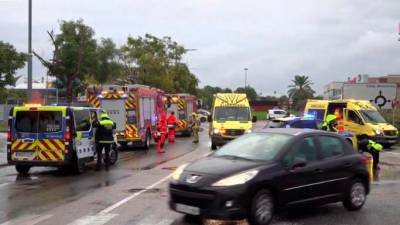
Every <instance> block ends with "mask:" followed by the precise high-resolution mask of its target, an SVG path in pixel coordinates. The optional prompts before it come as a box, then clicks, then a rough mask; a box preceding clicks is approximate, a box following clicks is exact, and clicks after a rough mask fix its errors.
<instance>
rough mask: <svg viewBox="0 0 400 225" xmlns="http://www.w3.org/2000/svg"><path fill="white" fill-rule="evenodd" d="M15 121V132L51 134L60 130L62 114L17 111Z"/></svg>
mask: <svg viewBox="0 0 400 225" xmlns="http://www.w3.org/2000/svg"><path fill="white" fill-rule="evenodd" d="M15 120H16V125H15V128H16V130H17V132H24V133H53V132H59V131H61V128H62V113H61V112H59V111H18V112H17V113H16V118H15Z"/></svg>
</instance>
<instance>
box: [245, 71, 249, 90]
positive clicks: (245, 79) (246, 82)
mask: <svg viewBox="0 0 400 225" xmlns="http://www.w3.org/2000/svg"><path fill="white" fill-rule="evenodd" d="M247 70H249V69H248V68H244V88H245V89H246V88H247Z"/></svg>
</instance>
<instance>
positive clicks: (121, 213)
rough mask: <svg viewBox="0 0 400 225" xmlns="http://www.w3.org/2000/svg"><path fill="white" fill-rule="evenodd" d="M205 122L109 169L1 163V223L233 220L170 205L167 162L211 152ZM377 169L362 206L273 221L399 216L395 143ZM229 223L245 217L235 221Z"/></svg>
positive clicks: (375, 220) (399, 151)
mask: <svg viewBox="0 0 400 225" xmlns="http://www.w3.org/2000/svg"><path fill="white" fill-rule="evenodd" d="M206 131H207V128H206V127H205V131H204V132H202V133H201V143H200V144H199V145H195V144H192V143H191V138H178V140H177V142H176V143H174V144H168V145H166V151H167V153H166V154H164V155H158V154H157V153H156V152H155V150H154V146H153V149H152V150H150V151H148V152H146V151H143V150H134V151H133V150H124V151H122V152H120V160H119V162H118V163H117V165H116V166H114V167H112V169H111V170H110V171H109V172H105V171H102V172H95V171H94V166H93V164H91V165H88V166H87V171H86V172H85V173H84V174H82V175H80V176H75V175H71V174H68V173H63V172H59V171H58V170H56V169H51V168H34V169H33V170H32V172H31V175H30V176H28V177H21V176H18V175H17V173H16V172H15V170H14V168H13V167H10V166H6V167H0V225H6V224H7V225H17V224H24V225H25V224H26V225H34V224H44V225H54V224H67V225H84V224H85V225H86V224H87V225H89V224H90V225H92V224H93V225H103V224H108V225H111V224H113V225H114V224H115V225H128V224H138V225H169V224H173V225H197V224H225V225H226V224H231V223H229V222H220V221H185V220H184V217H183V216H182V215H180V214H177V213H175V212H172V211H170V210H169V209H168V206H167V200H168V193H167V189H166V187H167V184H168V179H169V177H168V176H170V174H171V173H172V171H173V169H174V168H175V167H177V166H179V165H182V164H184V163H186V162H188V161H192V160H195V159H197V158H199V157H204V156H205V155H206V154H208V153H209V152H210V150H209V145H210V143H209V139H208V136H207V132H206ZM381 158H382V170H381V172H380V174H379V180H377V181H374V183H373V185H372V192H371V194H370V195H369V196H368V201H367V203H366V205H365V207H364V208H363V209H362V210H361V211H359V212H348V211H346V210H345V209H344V208H343V207H342V206H341V204H333V205H327V206H323V207H319V208H309V209H302V210H296V211H285V212H280V213H278V214H277V216H276V217H275V219H274V221H273V223H272V224H307V225H308V224H311V225H313V224H315V225H317V224H318V225H325V224H326V225H330V224H340V225H348V224H349V225H350V224H363V225H369V224H370V225H375V224H383V225H386V224H388V225H391V224H393V225H395V224H400V214H399V212H400V211H399V206H400V148H394V149H391V150H390V151H388V152H384V153H382V155H381ZM232 223H233V224H246V223H245V221H235V222H232Z"/></svg>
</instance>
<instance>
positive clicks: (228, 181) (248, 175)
mask: <svg viewBox="0 0 400 225" xmlns="http://www.w3.org/2000/svg"><path fill="white" fill-rule="evenodd" d="M257 174H258V170H250V171H246V172H244V173H239V174H236V175H233V176H230V177H227V178H224V179H222V180H219V181H217V182H215V183H214V184H212V186H214V187H227V186H233V185H238V184H244V183H246V182H247V181H249V180H251V179H253V178H254V177H255V176H256V175H257Z"/></svg>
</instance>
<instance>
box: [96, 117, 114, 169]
mask: <svg viewBox="0 0 400 225" xmlns="http://www.w3.org/2000/svg"><path fill="white" fill-rule="evenodd" d="M95 127H96V134H95V142H96V152H97V167H96V170H97V171H99V170H100V169H101V164H102V159H103V149H105V162H104V163H105V169H106V171H108V168H109V165H110V149H111V145H112V144H113V143H114V130H115V128H116V124H115V123H114V122H113V121H112V120H111V119H110V117H109V116H108V115H107V113H102V114H101V115H100V121H98V122H95Z"/></svg>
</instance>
